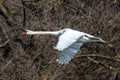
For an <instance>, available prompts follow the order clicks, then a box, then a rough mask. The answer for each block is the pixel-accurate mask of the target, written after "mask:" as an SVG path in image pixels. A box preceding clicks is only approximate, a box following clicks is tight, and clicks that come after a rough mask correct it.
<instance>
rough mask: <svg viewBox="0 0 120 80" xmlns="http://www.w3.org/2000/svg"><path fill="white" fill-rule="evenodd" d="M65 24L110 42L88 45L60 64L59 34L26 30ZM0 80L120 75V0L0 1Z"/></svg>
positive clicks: (96, 79)
mask: <svg viewBox="0 0 120 80" xmlns="http://www.w3.org/2000/svg"><path fill="white" fill-rule="evenodd" d="M63 28H71V29H75V30H78V31H83V32H86V33H89V34H91V35H94V36H99V37H101V38H102V39H103V40H105V41H106V43H87V44H84V45H83V46H82V48H81V50H80V51H79V52H78V54H77V55H76V57H75V58H74V59H73V60H72V61H71V62H70V63H69V64H67V65H61V64H59V63H57V62H56V58H57V56H58V54H59V52H58V51H57V50H54V49H53V46H55V45H56V42H57V37H54V36H48V35H44V36H29V35H22V34H21V32H22V31H25V30H26V29H28V30H35V31H36V30H39V31H56V30H60V29H63ZM0 80H120V1H119V0H0Z"/></svg>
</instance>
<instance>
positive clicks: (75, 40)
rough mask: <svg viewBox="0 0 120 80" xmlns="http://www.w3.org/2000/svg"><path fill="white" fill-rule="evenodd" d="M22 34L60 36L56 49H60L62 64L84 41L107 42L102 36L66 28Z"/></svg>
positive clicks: (71, 56) (72, 56)
mask: <svg viewBox="0 0 120 80" xmlns="http://www.w3.org/2000/svg"><path fill="white" fill-rule="evenodd" d="M22 34H27V35H55V36H58V38H59V39H58V42H57V45H56V46H55V47H54V49H57V50H58V51H60V54H59V55H58V58H57V60H56V61H58V62H59V63H61V64H67V63H69V61H71V59H73V58H74V56H75V54H76V53H77V52H78V51H79V49H80V47H81V46H82V45H83V43H87V42H105V41H104V40H102V39H101V38H100V37H95V36H92V35H90V34H87V33H84V32H80V31H77V30H73V29H69V28H65V29H62V30H59V31H31V30H26V32H22Z"/></svg>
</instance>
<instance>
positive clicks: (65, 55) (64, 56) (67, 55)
mask: <svg viewBox="0 0 120 80" xmlns="http://www.w3.org/2000/svg"><path fill="white" fill-rule="evenodd" d="M82 45H83V43H73V44H72V45H71V46H69V47H68V48H66V49H64V50H63V51H61V53H60V54H59V56H58V59H57V61H58V62H59V63H61V64H67V63H69V61H71V60H72V59H73V58H74V56H75V54H76V53H77V52H78V50H79V49H80V47H81V46H82Z"/></svg>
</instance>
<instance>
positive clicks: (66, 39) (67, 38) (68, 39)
mask: <svg viewBox="0 0 120 80" xmlns="http://www.w3.org/2000/svg"><path fill="white" fill-rule="evenodd" d="M80 36H81V33H80V32H78V31H74V30H70V31H66V32H64V33H63V34H62V35H61V36H60V37H59V40H58V43H57V45H56V47H55V49H57V50H58V51H63V50H64V49H66V48H68V47H69V46H70V45H72V44H73V43H75V42H76V41H77V40H78V39H79V37H80Z"/></svg>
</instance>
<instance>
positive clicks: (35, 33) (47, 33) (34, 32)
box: [27, 31, 59, 36]
mask: <svg viewBox="0 0 120 80" xmlns="http://www.w3.org/2000/svg"><path fill="white" fill-rule="evenodd" d="M27 34H28V35H55V36H58V35H59V31H54V32H52V31H51V32H50V31H28V32H27Z"/></svg>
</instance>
